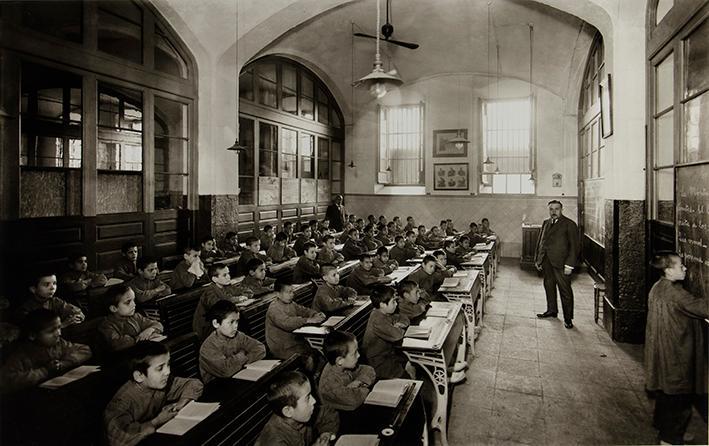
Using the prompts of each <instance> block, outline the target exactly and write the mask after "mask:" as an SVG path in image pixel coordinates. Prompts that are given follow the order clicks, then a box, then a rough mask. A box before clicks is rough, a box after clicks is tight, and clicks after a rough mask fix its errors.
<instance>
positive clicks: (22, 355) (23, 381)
mask: <svg viewBox="0 0 709 446" xmlns="http://www.w3.org/2000/svg"><path fill="white" fill-rule="evenodd" d="M23 328H24V331H25V333H26V335H27V339H26V340H24V341H20V343H19V345H17V348H15V349H14V350H13V352H12V353H11V354H10V356H9V357H8V358H7V359H6V360H5V361H4V364H3V366H2V368H1V369H0V391H2V392H3V393H6V392H14V391H17V390H21V389H24V388H27V387H32V386H35V385H37V384H39V383H41V382H43V381H46V380H47V379H49V378H51V377H52V376H56V375H59V374H62V373H64V372H66V371H67V370H69V369H72V368H74V367H76V366H78V365H80V364H82V363H84V362H86V361H87V360H88V359H89V358H91V349H90V348H89V346H88V345H83V344H72V343H71V342H69V341H66V340H65V339H63V338H62V337H61V334H62V330H61V320H60V319H59V316H58V315H57V314H56V313H54V312H53V311H51V310H47V309H45V308H39V309H36V310H33V311H31V312H29V313H28V314H27V317H25V319H24V321H23Z"/></svg>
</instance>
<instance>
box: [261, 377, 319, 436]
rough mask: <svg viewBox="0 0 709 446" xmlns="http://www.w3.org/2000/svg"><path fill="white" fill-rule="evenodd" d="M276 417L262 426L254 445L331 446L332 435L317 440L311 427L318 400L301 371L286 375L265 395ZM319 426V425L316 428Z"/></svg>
mask: <svg viewBox="0 0 709 446" xmlns="http://www.w3.org/2000/svg"><path fill="white" fill-rule="evenodd" d="M266 398H267V400H268V404H269V406H271V409H272V410H273V415H271V418H269V420H268V422H267V423H266V425H265V426H264V427H263V430H262V431H261V434H260V435H259V437H258V439H257V440H256V445H255V446H289V445H298V446H328V445H329V444H330V437H331V436H333V433H330V432H323V433H321V434H319V436H317V437H316V434H315V433H314V432H313V427H311V424H313V423H311V420H310V419H311V418H312V416H313V413H314V412H315V398H313V396H312V395H311V389H310V381H308V378H307V377H306V376H305V375H303V374H302V373H301V372H298V371H289V372H284V373H282V374H281V375H279V376H278V377H277V378H276V379H275V380H274V381H273V382H272V383H271V384H270V386H269V388H268V394H267V396H266ZM316 427H317V426H316Z"/></svg>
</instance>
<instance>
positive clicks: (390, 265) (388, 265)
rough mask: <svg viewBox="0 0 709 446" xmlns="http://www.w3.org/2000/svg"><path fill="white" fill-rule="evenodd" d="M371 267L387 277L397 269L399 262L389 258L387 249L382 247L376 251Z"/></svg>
mask: <svg viewBox="0 0 709 446" xmlns="http://www.w3.org/2000/svg"><path fill="white" fill-rule="evenodd" d="M372 265H373V266H374V267H375V268H377V269H380V270H382V271H384V275H389V274H391V273H393V272H394V270H396V269H397V268H398V267H399V262H397V261H396V260H394V259H390V258H389V249H387V247H386V246H382V247H380V248H379V249H377V255H376V257H374V260H373V261H372Z"/></svg>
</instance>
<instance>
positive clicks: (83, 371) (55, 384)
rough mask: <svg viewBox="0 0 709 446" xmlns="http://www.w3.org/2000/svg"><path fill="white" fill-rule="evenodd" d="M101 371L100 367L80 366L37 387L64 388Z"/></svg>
mask: <svg viewBox="0 0 709 446" xmlns="http://www.w3.org/2000/svg"><path fill="white" fill-rule="evenodd" d="M99 370H101V367H100V366H97V365H82V366H79V367H77V368H75V369H71V370H69V371H68V372H66V373H65V374H63V375H60V376H57V377H54V378H52V379H50V380H47V381H45V382H43V383H42V384H40V385H39V387H42V388H45V389H58V388H59V387H62V386H65V385H67V384H69V383H73V382H74V381H78V380H80V379H81V378H83V377H85V376H88V375H90V374H92V373H96V372H98V371H99Z"/></svg>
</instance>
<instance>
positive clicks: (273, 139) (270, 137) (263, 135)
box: [258, 122, 279, 177]
mask: <svg viewBox="0 0 709 446" xmlns="http://www.w3.org/2000/svg"><path fill="white" fill-rule="evenodd" d="M258 130H259V131H258V134H259V149H258V154H259V169H258V170H259V176H262V177H277V176H278V170H279V169H278V127H277V126H275V125H273V124H267V123H265V122H259V126H258Z"/></svg>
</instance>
